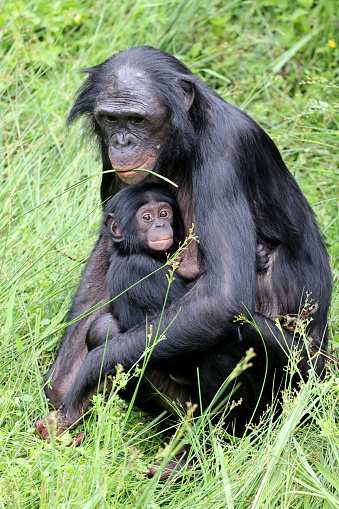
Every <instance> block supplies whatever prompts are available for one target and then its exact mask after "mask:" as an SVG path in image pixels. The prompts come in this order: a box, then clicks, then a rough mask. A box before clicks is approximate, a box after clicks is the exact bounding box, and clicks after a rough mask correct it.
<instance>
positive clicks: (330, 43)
mask: <svg viewBox="0 0 339 509" xmlns="http://www.w3.org/2000/svg"><path fill="white" fill-rule="evenodd" d="M327 44H328V45H329V47H330V48H333V49H334V48H336V46H337V45H336V43H335V42H334V39H330V40H329V41H328V43H327Z"/></svg>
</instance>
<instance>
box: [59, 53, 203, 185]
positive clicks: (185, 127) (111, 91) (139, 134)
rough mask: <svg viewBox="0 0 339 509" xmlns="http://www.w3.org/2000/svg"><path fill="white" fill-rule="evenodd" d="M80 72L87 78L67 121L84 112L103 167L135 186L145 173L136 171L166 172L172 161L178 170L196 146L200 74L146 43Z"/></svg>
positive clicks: (200, 113) (200, 122) (198, 121)
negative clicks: (196, 90)
mask: <svg viewBox="0 0 339 509" xmlns="http://www.w3.org/2000/svg"><path fill="white" fill-rule="evenodd" d="M84 72H87V73H88V74H89V76H88V79H87V80H86V81H85V83H84V84H83V85H82V87H81V88H80V89H79V91H78V96H77V99H76V101H75V103H74V106H73V108H72V110H71V111H70V114H69V117H68V123H69V124H70V123H72V122H73V121H74V120H76V119H77V118H78V117H80V116H81V115H85V116H86V119H87V131H88V132H89V133H90V134H94V135H95V136H96V137H97V139H98V141H99V143H100V148H101V153H102V158H103V166H104V171H107V170H109V169H111V168H113V169H115V171H116V173H117V175H118V176H119V177H120V179H121V180H123V182H125V183H126V184H137V183H139V182H141V181H143V180H144V179H145V178H146V177H147V176H148V173H147V172H143V171H140V169H146V170H151V171H154V172H157V173H162V172H165V174H167V173H168V168H169V166H171V162H172V163H174V164H173V167H177V168H179V167H180V168H181V169H182V167H183V164H184V161H186V160H189V158H190V153H191V150H192V147H193V146H194V148H193V150H196V146H197V145H198V140H197V135H196V131H199V129H200V128H201V126H202V123H203V117H204V112H203V111H202V109H201V108H197V105H195V104H194V101H195V99H196V94H197V93H196V92H195V83H196V82H197V81H198V78H197V77H196V76H194V75H193V74H192V73H191V72H190V71H189V69H187V67H186V66H185V65H184V64H182V63H181V62H179V61H178V60H177V59H176V58H174V57H173V56H171V55H168V54H167V53H165V52H164V51H161V50H157V49H154V48H150V47H148V46H144V47H136V48H130V49H129V50H125V51H122V52H120V53H118V54H116V55H114V56H113V57H111V58H109V59H107V60H105V61H104V62H102V63H101V64H99V65H97V66H95V67H91V68H89V69H84ZM178 161H180V164H177V163H178ZM107 178H108V177H107ZM110 178H113V177H112V176H110Z"/></svg>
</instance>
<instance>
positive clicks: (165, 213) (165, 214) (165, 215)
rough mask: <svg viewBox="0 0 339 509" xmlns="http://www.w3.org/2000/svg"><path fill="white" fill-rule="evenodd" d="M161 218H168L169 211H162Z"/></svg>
mask: <svg viewBox="0 0 339 509" xmlns="http://www.w3.org/2000/svg"><path fill="white" fill-rule="evenodd" d="M159 217H162V218H164V217H168V210H165V209H164V210H162V211H161V212H160V214H159Z"/></svg>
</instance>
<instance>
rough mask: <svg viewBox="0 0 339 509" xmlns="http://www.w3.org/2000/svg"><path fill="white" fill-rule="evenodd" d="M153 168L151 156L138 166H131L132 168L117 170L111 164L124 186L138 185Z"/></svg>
mask: <svg viewBox="0 0 339 509" xmlns="http://www.w3.org/2000/svg"><path fill="white" fill-rule="evenodd" d="M153 166H154V157H152V156H151V157H149V158H148V159H147V160H146V161H144V162H143V163H141V164H140V165H138V166H132V168H126V167H122V168H121V167H120V168H119V167H118V166H117V165H116V164H115V165H114V164H113V168H114V169H115V171H116V173H117V174H118V176H119V177H120V178H121V180H122V181H123V182H125V183H126V184H138V183H139V182H142V181H143V180H144V179H145V178H146V177H147V175H148V172H149V171H152V169H153Z"/></svg>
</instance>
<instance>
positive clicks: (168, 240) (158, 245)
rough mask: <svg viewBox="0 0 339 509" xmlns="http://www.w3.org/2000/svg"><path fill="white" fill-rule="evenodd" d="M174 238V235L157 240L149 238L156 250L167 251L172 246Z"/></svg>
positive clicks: (150, 243)
mask: <svg viewBox="0 0 339 509" xmlns="http://www.w3.org/2000/svg"><path fill="white" fill-rule="evenodd" d="M172 244H173V238H172V237H164V238H163V239H157V240H149V246H150V247H151V248H152V249H154V250H155V251H166V249H169V248H170V247H172Z"/></svg>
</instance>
